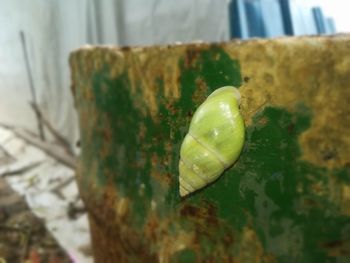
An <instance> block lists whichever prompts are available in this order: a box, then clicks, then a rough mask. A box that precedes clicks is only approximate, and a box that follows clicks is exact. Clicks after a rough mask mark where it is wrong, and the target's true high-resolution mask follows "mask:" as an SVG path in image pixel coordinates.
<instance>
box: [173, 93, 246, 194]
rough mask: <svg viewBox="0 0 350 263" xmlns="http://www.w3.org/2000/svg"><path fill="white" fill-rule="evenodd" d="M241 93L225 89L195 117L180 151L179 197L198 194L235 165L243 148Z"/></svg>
mask: <svg viewBox="0 0 350 263" xmlns="http://www.w3.org/2000/svg"><path fill="white" fill-rule="evenodd" d="M239 103H240V93H239V91H238V89H237V88H235V87H231V86H226V87H222V88H219V89H217V90H215V91H214V92H213V93H212V94H210V95H209V96H208V98H207V99H206V100H205V101H204V102H203V103H202V104H201V105H200V106H199V108H198V109H197V110H196V112H195V113H194V115H193V117H192V120H191V123H190V128H189V131H188V133H187V134H186V136H185V138H184V140H183V142H182V145H181V149H180V161H179V184H180V196H181V197H183V196H186V195H188V194H190V193H192V192H195V191H197V190H199V189H201V188H203V187H205V186H206V185H208V184H210V183H211V182H213V181H215V180H216V179H217V178H219V176H220V175H221V174H222V173H223V172H224V170H226V169H227V168H229V167H230V166H231V165H233V164H234V163H235V162H236V160H237V159H238V157H239V155H240V153H241V150H242V148H243V144H244V121H243V119H242V116H241V114H240V112H239Z"/></svg>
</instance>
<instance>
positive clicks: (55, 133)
mask: <svg viewBox="0 0 350 263" xmlns="http://www.w3.org/2000/svg"><path fill="white" fill-rule="evenodd" d="M30 106H31V107H32V109H33V110H34V112H35V114H36V115H38V116H40V119H41V121H42V123H43V124H44V126H45V127H46V128H47V129H48V130H49V132H50V133H51V134H52V135H53V136H54V137H55V139H56V140H57V141H58V142H59V143H60V144H61V146H62V147H63V148H64V149H65V151H66V152H67V153H68V154H70V155H72V156H74V153H73V151H72V149H71V147H70V144H69V142H68V141H67V140H66V138H64V137H63V136H62V135H61V134H60V133H59V132H58V131H57V130H56V129H55V128H54V127H53V126H52V124H51V123H50V122H49V121H48V120H47V119H46V118H45V117H44V115H43V113H42V112H41V110H40V108H39V107H38V105H36V104H35V103H33V102H30Z"/></svg>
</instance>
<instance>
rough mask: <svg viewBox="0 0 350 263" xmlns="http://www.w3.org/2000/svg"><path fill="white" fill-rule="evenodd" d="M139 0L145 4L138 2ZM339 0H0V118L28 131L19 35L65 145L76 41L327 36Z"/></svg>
mask: <svg viewBox="0 0 350 263" xmlns="http://www.w3.org/2000/svg"><path fill="white" fill-rule="evenodd" d="M146 2H147V4H146ZM347 4H349V3H348V1H342V0H332V1H331V0H233V1H229V0H177V1H169V0H148V1H145V0H127V1H126V0H119V1H117V0H104V1H99V0H75V1H69V0H60V1H57V0H56V1H55V0H51V1H43V0H12V1H6V0H1V1H0V23H1V30H0V59H1V63H0V83H1V85H0V92H1V94H2V95H1V96H0V122H6V123H16V124H21V125H24V126H26V127H28V128H31V129H33V128H34V129H36V125H35V115H34V113H33V111H32V110H31V108H30V106H29V104H28V101H30V100H32V95H31V92H30V89H29V80H28V74H27V68H26V63H25V60H24V54H23V45H22V43H21V39H20V32H21V31H22V32H23V33H24V36H25V40H26V43H25V45H26V49H27V53H28V58H29V62H28V63H29V67H30V70H31V74H32V79H33V85H34V87H35V90H36V97H37V98H36V99H37V102H38V105H39V106H40V108H41V110H42V111H43V112H44V113H45V114H46V115H47V117H48V118H49V120H51V121H52V122H53V123H54V124H55V127H56V128H57V129H58V130H60V131H61V133H62V134H63V136H65V137H66V138H67V139H68V140H69V141H70V142H71V143H74V142H75V141H76V140H77V138H78V132H77V131H78V128H77V121H76V116H75V112H74V110H73V104H72V96H71V93H70V89H69V85H70V83H69V68H68V56H69V52H71V51H72V50H74V49H76V48H79V47H80V46H82V45H84V44H92V45H98V44H113V45H122V46H125V45H133V46H134V45H154V44H170V43H174V42H176V41H180V42H190V41H195V40H203V41H228V40H230V39H232V38H242V39H248V38H252V37H264V38H267V37H278V36H284V35H315V34H333V33H341V32H349V31H350V20H349V19H348V13H347V10H349V9H348V6H347Z"/></svg>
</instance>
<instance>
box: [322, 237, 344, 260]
mask: <svg viewBox="0 0 350 263" xmlns="http://www.w3.org/2000/svg"><path fill="white" fill-rule="evenodd" d="M321 247H323V248H325V249H327V251H328V255H329V256H333V257H337V256H349V255H350V240H333V241H330V242H326V243H324V244H322V245H321Z"/></svg>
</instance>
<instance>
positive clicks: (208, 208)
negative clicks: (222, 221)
mask: <svg viewBox="0 0 350 263" xmlns="http://www.w3.org/2000/svg"><path fill="white" fill-rule="evenodd" d="M180 215H181V216H182V217H188V218H191V217H193V218H196V220H199V221H198V222H202V223H204V224H205V225H207V227H209V226H217V225H218V218H217V213H216V208H215V207H214V206H213V205H212V204H209V203H208V202H201V206H200V207H197V206H194V205H190V204H185V205H184V206H183V207H182V208H181V209H180Z"/></svg>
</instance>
